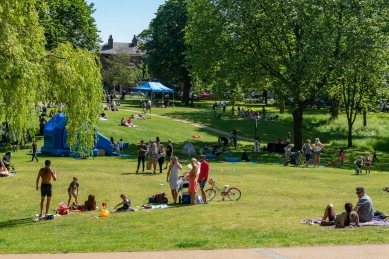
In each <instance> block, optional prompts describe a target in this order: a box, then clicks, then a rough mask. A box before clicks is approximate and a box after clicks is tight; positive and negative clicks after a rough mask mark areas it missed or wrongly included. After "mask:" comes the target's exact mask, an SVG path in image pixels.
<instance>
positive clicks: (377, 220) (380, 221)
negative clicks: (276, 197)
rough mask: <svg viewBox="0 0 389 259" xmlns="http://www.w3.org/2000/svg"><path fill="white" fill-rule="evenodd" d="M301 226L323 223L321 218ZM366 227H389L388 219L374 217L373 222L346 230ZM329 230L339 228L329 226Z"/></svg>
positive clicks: (305, 221)
mask: <svg viewBox="0 0 389 259" xmlns="http://www.w3.org/2000/svg"><path fill="white" fill-rule="evenodd" d="M300 223H301V224H311V225H313V224H319V225H320V223H321V218H319V219H303V220H301V221H300ZM365 226H389V221H388V220H386V219H380V218H379V217H376V216H374V217H373V220H372V221H368V222H364V223H359V225H358V226H347V227H346V228H355V227H365ZM327 227H328V228H336V227H337V226H335V225H332V226H327Z"/></svg>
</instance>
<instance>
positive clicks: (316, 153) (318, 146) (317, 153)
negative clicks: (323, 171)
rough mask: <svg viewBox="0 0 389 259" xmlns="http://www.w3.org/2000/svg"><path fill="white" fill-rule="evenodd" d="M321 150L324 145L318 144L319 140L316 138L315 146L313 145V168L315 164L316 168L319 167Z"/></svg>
mask: <svg viewBox="0 0 389 259" xmlns="http://www.w3.org/2000/svg"><path fill="white" fill-rule="evenodd" d="M323 148H324V145H323V144H322V143H321V142H320V139H319V138H316V139H315V144H314V145H313V154H314V157H313V159H314V160H313V167H315V166H316V164H317V167H320V152H321V150H322V149H323Z"/></svg>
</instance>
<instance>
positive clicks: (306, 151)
mask: <svg viewBox="0 0 389 259" xmlns="http://www.w3.org/2000/svg"><path fill="white" fill-rule="evenodd" d="M311 150H312V146H311V140H310V139H307V143H305V144H304V145H303V146H302V148H301V152H302V153H304V154H305V166H306V167H308V164H309V159H310V158H311Z"/></svg>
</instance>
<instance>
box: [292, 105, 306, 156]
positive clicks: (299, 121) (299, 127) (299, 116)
mask: <svg viewBox="0 0 389 259" xmlns="http://www.w3.org/2000/svg"><path fill="white" fill-rule="evenodd" d="M303 112H304V111H303V110H301V109H299V108H296V109H295V110H294V111H293V114H292V115H293V121H294V122H293V125H294V149H295V150H301V147H302V145H303Z"/></svg>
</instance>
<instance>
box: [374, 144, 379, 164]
mask: <svg viewBox="0 0 389 259" xmlns="http://www.w3.org/2000/svg"><path fill="white" fill-rule="evenodd" d="M374 160H377V161H378V162H379V161H380V160H378V158H377V148H376V147H375V148H374V152H373V161H374Z"/></svg>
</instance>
